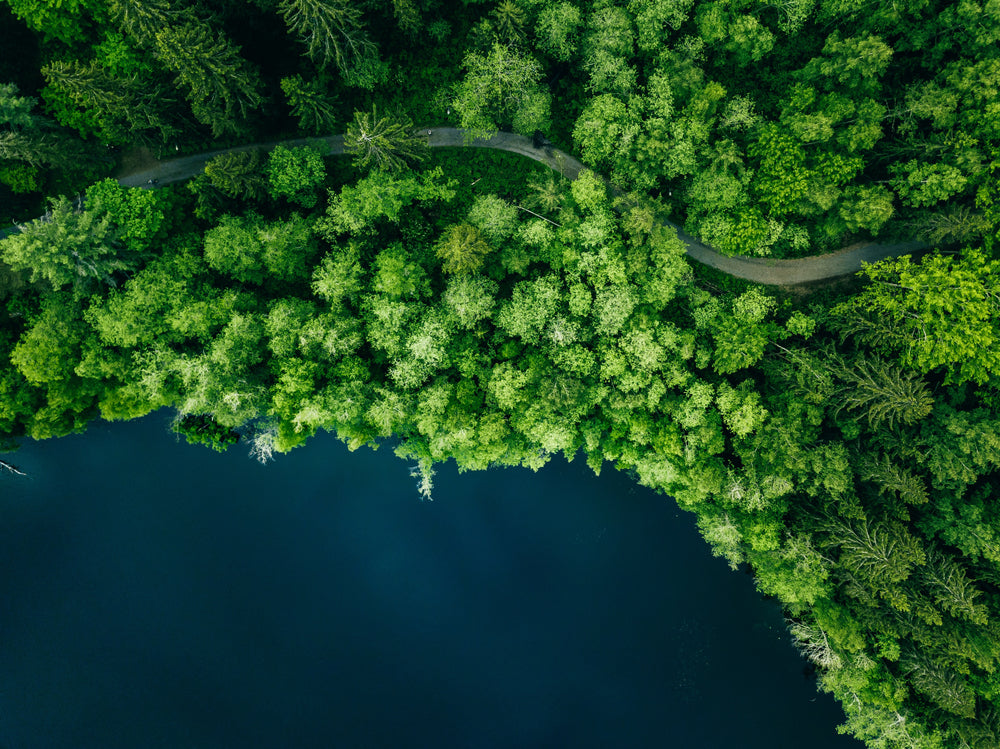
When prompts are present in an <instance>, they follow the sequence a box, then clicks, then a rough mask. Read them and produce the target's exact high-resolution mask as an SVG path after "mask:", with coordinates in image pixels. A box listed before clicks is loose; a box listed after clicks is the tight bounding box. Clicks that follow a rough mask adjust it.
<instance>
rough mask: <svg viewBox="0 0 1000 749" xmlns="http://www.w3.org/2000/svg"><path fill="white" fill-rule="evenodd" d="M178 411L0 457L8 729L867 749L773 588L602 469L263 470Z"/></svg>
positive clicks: (306, 452) (34, 740) (348, 463)
mask: <svg viewBox="0 0 1000 749" xmlns="http://www.w3.org/2000/svg"><path fill="white" fill-rule="evenodd" d="M168 422H169V417H168V416H167V415H165V414H164V413H158V414H154V415H152V416H149V417H147V418H145V419H141V420H139V421H135V422H131V423H126V424H107V423H104V422H100V423H97V424H95V425H94V426H93V427H92V428H91V430H90V431H88V432H87V433H86V434H84V435H74V436H71V437H67V438H63V439H60V440H55V441H49V442H42V443H33V442H28V443H26V444H25V445H24V446H23V447H22V449H21V450H20V451H19V452H17V453H15V454H12V455H7V456H5V457H6V458H7V459H8V460H10V461H11V462H12V463H14V464H16V465H17V466H19V467H20V468H21V469H22V470H24V471H26V472H27V473H28V474H30V478H28V479H24V478H20V477H16V476H13V475H8V474H4V475H2V476H0V480H2V482H3V485H2V489H0V501H2V503H3V504H2V506H3V514H2V522H0V557H2V562H0V747H3V749H36V748H37V749H60V748H61V747H67V748H72V749H91V748H93V749H98V748H100V749H117V748H118V747H121V748H122V749H133V748H137V749H230V748H232V749H237V748H238V749H248V748H254V747H262V748H275V749H279V748H286V747H287V748H289V749H293V748H296V747H304V748H305V747H308V748H312V747H316V748H320V747H322V748H323V749H329V748H331V747H345V748H351V749H353V748H355V747H356V748H363V747H433V749H450V748H452V747H454V748H456V749H458V748H459V747H461V748H463V749H494V748H496V749H500V748H508V747H509V748H514V749H532V748H535V747H539V748H541V747H553V748H554V749H555V748H566V749H586V748H589V747H595V748H596V747H626V748H637V749H642V748H645V747H650V748H652V747H656V748H662V747H678V748H687V747H692V748H693V747H698V748H699V749H713V748H715V747H718V748H719V749H723V748H725V749H730V748H738V749H754V748H756V747H760V748H761V749H764V748H766V749H838V748H839V749H861V746H862V745H861V744H860V743H859V742H857V741H855V740H853V739H849V738H846V737H843V736H839V735H837V734H836V733H835V730H834V727H835V725H837V724H838V723H839V722H842V720H843V715H842V713H841V711H840V709H839V707H838V706H837V705H836V704H835V703H834V701H833V700H832V699H831V698H830V697H829V696H828V695H824V694H818V693H817V692H816V690H815V684H814V682H813V681H811V680H810V679H808V678H807V677H806V676H805V674H804V666H805V663H804V661H803V660H802V659H801V658H799V656H798V655H797V653H796V651H795V650H794V648H793V647H792V646H791V644H790V640H789V636H788V635H787V633H786V632H785V629H784V624H783V621H782V617H781V614H780V611H779V609H778V608H777V606H776V605H775V604H774V603H772V602H768V601H764V600H762V599H761V598H760V596H759V595H758V594H757V593H756V592H755V590H754V587H753V582H752V580H751V578H750V577H748V576H747V575H745V574H742V573H734V572H732V571H730V570H729V568H728V567H727V565H726V564H725V562H723V561H722V560H720V559H716V558H714V557H712V556H711V555H710V553H709V551H708V548H707V546H706V545H705V544H704V542H703V541H702V540H701V539H700V537H699V536H698V534H697V532H696V530H695V528H694V523H693V521H692V519H691V517H690V516H688V515H686V514H685V513H682V512H680V511H679V510H678V509H677V508H676V506H675V505H674V504H673V501H672V500H669V499H667V498H665V497H662V496H658V495H656V494H654V493H652V492H650V491H647V490H644V489H642V488H640V487H636V486H635V485H634V484H633V483H632V482H631V481H630V480H629V478H628V477H626V476H624V475H622V474H618V473H616V472H615V471H613V470H612V469H610V468H606V470H605V471H604V472H603V473H602V475H601V476H600V477H594V475H593V473H592V472H591V471H590V470H589V469H587V467H586V466H585V465H584V463H583V461H582V460H577V461H574V462H573V463H567V462H566V461H564V460H562V459H557V460H553V461H552V462H551V463H550V465H549V466H547V467H546V468H544V469H542V470H541V471H539V472H538V473H537V474H534V473H532V472H530V471H527V470H515V469H508V470H494V471H489V472H485V473H465V474H458V473H457V472H456V471H455V470H454V467H453V466H442V467H440V468H439V471H438V475H437V477H436V480H435V492H434V501H433V502H423V501H421V500H420V498H419V497H418V494H417V491H416V487H415V480H414V479H412V478H411V477H410V476H409V469H408V466H407V465H406V464H405V463H404V462H403V461H400V460H399V459H398V458H396V457H395V456H394V455H393V454H392V452H391V450H389V449H385V448H383V449H382V450H379V451H377V452H373V451H370V450H367V449H365V450H359V451H357V452H355V453H350V452H348V451H347V449H346V448H345V447H343V446H342V445H341V444H340V443H339V442H337V441H336V440H335V439H334V438H333V437H331V436H329V435H321V436H319V437H317V438H316V439H314V440H312V441H311V442H310V443H309V444H308V445H306V446H305V447H303V448H299V449H297V450H294V451H293V452H292V453H290V454H289V455H285V456H279V457H278V459H277V460H276V461H274V462H272V463H270V464H268V465H266V466H261V465H259V464H257V463H255V462H253V461H251V460H250V459H249V458H248V457H247V453H246V450H245V449H244V448H243V447H242V446H237V447H236V448H233V449H231V450H230V451H229V452H228V453H226V454H223V455H220V454H217V453H213V452H211V451H209V450H207V449H205V448H203V447H194V446H189V445H186V444H183V443H182V442H181V443H179V442H177V441H176V439H175V438H174V436H173V435H171V434H169V433H168Z"/></svg>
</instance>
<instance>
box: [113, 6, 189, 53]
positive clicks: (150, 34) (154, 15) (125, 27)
mask: <svg viewBox="0 0 1000 749" xmlns="http://www.w3.org/2000/svg"><path fill="white" fill-rule="evenodd" d="M108 9H109V10H110V11H111V17H112V18H113V19H114V21H115V23H117V24H118V27H119V28H120V29H121V30H122V31H124V32H125V33H126V34H127V35H128V36H130V37H132V38H133V39H135V40H136V41H137V42H139V43H140V44H145V43H147V42H149V41H152V40H153V39H154V38H155V37H156V32H157V31H158V30H159V29H162V28H164V27H166V26H169V25H170V24H171V23H173V22H174V21H175V20H177V19H178V18H179V17H180V13H179V12H178V11H177V10H175V9H173V8H171V7H170V2H169V0H111V3H110V4H109V6H108Z"/></svg>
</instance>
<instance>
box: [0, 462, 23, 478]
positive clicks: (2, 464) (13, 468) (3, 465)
mask: <svg viewBox="0 0 1000 749" xmlns="http://www.w3.org/2000/svg"><path fill="white" fill-rule="evenodd" d="M0 468H6V469H7V470H8V471H10V472H11V473H16V474H17V475H18V476H27V475H28V474H26V473H25V472H24V471H22V470H20V469H18V468H17V467H16V466H12V465H11V464H10V463H8V462H7V461H6V460H0Z"/></svg>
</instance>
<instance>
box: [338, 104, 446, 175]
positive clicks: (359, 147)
mask: <svg viewBox="0 0 1000 749" xmlns="http://www.w3.org/2000/svg"><path fill="white" fill-rule="evenodd" d="M344 147H345V148H346V149H347V151H348V153H351V154H353V155H354V164H355V166H357V167H358V168H359V169H371V168H373V167H374V168H376V169H386V170H390V171H392V170H396V169H402V168H403V167H405V166H406V163H407V161H408V160H409V161H419V160H420V159H422V158H423V157H424V153H425V151H426V150H427V146H426V143H425V142H424V140H423V139H422V138H421V137H420V136H418V135H417V134H416V133H415V132H414V130H413V121H412V120H411V119H410V118H409V117H406V116H405V115H397V116H395V117H390V116H386V115H383V116H381V117H380V116H379V113H378V109H377V108H375V107H374V106H373V107H372V110H371V112H355V113H354V121H353V122H352V123H351V124H349V125H348V126H347V134H346V135H345V136H344Z"/></svg>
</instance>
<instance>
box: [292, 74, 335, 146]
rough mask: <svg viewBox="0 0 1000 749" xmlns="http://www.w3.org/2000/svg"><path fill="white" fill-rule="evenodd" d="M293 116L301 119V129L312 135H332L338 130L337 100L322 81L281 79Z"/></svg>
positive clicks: (293, 78) (300, 78)
mask: <svg viewBox="0 0 1000 749" xmlns="http://www.w3.org/2000/svg"><path fill="white" fill-rule="evenodd" d="M281 90H282V91H283V92H284V94H285V99H286V100H287V101H288V106H289V107H290V108H291V110H292V114H294V115H295V116H296V117H298V118H299V127H300V128H302V129H303V130H306V131H308V132H311V133H315V134H317V135H319V134H320V133H332V132H335V131H336V128H337V113H336V107H337V99H336V97H335V96H331V95H330V94H328V93H327V92H326V90H325V86H324V85H323V81H322V79H319V78H314V79H313V80H311V81H306V80H303V78H302V76H300V75H294V76H291V77H289V78H282V79H281Z"/></svg>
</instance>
